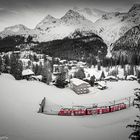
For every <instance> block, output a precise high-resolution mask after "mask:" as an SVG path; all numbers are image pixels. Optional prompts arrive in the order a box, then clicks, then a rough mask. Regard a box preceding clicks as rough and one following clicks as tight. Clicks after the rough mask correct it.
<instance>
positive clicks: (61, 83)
mask: <svg viewBox="0 0 140 140" xmlns="http://www.w3.org/2000/svg"><path fill="white" fill-rule="evenodd" d="M66 84H67V83H66V72H65V71H61V73H60V74H59V75H58V77H57V79H56V83H55V85H56V86H57V87H59V88H64V87H65V85H66Z"/></svg>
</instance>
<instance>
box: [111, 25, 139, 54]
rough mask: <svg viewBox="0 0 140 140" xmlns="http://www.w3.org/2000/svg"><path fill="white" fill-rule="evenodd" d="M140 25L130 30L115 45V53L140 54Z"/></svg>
mask: <svg viewBox="0 0 140 140" xmlns="http://www.w3.org/2000/svg"><path fill="white" fill-rule="evenodd" d="M139 46H140V24H139V25H138V26H135V27H133V28H131V29H130V30H128V31H127V32H126V33H125V34H124V35H123V36H122V37H120V38H119V39H118V40H117V41H116V42H115V43H114V44H113V49H112V51H113V52H119V53H120V52H121V53H123V54H124V53H127V54H128V53H133V52H134V53H136V54H137V53H139V51H140V47H139Z"/></svg>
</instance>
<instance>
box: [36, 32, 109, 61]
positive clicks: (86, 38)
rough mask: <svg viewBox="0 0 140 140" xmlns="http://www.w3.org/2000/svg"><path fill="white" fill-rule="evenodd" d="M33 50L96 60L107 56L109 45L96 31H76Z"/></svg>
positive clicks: (71, 57) (78, 58)
mask: <svg viewBox="0 0 140 140" xmlns="http://www.w3.org/2000/svg"><path fill="white" fill-rule="evenodd" d="M33 50H34V51H37V52H38V51H39V52H42V53H45V54H48V55H50V56H54V57H60V58H62V59H70V60H74V59H75V60H85V61H87V59H89V60H90V61H94V59H95V57H100V58H101V59H102V58H103V57H105V56H106V54H107V45H106V44H105V43H104V41H103V39H102V38H101V37H99V36H98V35H96V34H94V33H88V35H87V32H81V31H75V32H74V33H72V34H71V36H70V37H66V38H64V39H59V40H53V41H49V42H42V43H39V45H37V46H35V47H34V48H33Z"/></svg>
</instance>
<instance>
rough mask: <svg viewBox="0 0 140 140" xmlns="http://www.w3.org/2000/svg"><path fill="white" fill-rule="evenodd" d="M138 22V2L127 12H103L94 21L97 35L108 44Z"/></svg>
mask: <svg viewBox="0 0 140 140" xmlns="http://www.w3.org/2000/svg"><path fill="white" fill-rule="evenodd" d="M139 23H140V4H134V5H133V6H132V8H131V9H130V10H129V11H128V12H127V13H120V12H113V13H107V14H104V15H103V16H102V17H101V18H100V19H99V20H97V21H96V22H95V23H94V28H95V29H96V32H97V33H98V35H100V36H101V37H102V38H103V39H104V41H105V42H106V43H107V44H108V46H110V45H111V44H113V43H114V42H115V41H116V40H117V39H119V38H120V37H121V36H123V35H124V33H126V32H127V31H128V30H129V29H131V28H132V27H134V26H137V25H138V24H139Z"/></svg>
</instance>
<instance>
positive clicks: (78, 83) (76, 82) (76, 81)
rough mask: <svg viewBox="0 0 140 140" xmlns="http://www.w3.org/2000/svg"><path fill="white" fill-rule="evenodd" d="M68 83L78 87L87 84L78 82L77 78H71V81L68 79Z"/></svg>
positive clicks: (81, 81)
mask: <svg viewBox="0 0 140 140" xmlns="http://www.w3.org/2000/svg"><path fill="white" fill-rule="evenodd" d="M70 82H72V83H73V84H74V85H76V86H79V85H81V84H88V83H87V82H85V81H83V80H80V79H78V78H72V79H70Z"/></svg>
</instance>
